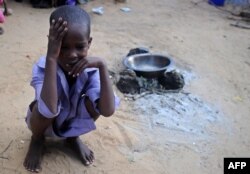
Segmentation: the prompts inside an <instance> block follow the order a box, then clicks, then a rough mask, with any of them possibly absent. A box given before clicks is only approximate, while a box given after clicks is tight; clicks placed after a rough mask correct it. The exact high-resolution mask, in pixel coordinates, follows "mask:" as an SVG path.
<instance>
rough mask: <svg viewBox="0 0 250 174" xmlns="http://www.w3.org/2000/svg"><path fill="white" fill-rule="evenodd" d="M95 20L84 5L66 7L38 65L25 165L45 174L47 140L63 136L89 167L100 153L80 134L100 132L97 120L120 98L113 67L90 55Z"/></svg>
mask: <svg viewBox="0 0 250 174" xmlns="http://www.w3.org/2000/svg"><path fill="white" fill-rule="evenodd" d="M91 41H92V38H91V37H90V17H89V15H88V14H87V13H86V12H85V11H84V10H83V9H81V8H80V7H77V6H61V7H59V8H57V9H56V10H55V11H54V12H53V13H52V14H51V16H50V29H49V35H48V49H47V55H46V56H45V57H41V58H40V59H39V60H38V62H37V63H36V64H35V65H34V67H33V73H32V81H31V85H32V86H33V87H34V89H35V100H34V101H33V102H32V103H31V104H30V106H29V110H28V113H27V117H26V122H27V125H28V127H29V128H30V130H31V132H32V136H31V142H30V145H29V149H28V152H27V155H26V157H25V160H24V163H23V165H24V167H25V168H26V169H27V170H28V171H31V172H39V171H40V169H41V166H40V164H41V158H42V151H43V147H44V142H45V137H46V136H50V137H62V138H65V141H66V142H67V143H69V145H71V147H72V148H73V149H74V150H75V151H76V152H77V153H78V154H80V158H81V160H82V162H83V164H84V165H90V164H92V163H93V161H94V153H93V152H92V151H91V150H90V149H89V148H88V147H87V146H86V145H85V144H83V143H82V142H81V140H80V138H79V136H80V135H82V134H86V133H88V132H90V131H92V130H94V129H95V128H96V127H95V123H94V121H95V120H96V119H97V118H98V117H99V115H103V116H105V117H109V116H111V115H112V114H113V113H114V111H115V108H116V106H117V105H118V103H119V101H118V100H119V99H118V98H117V97H116V96H115V95H114V92H113V90H112V83H111V81H110V79H109V73H108V68H107V64H106V63H105V61H104V60H103V59H101V58H99V57H89V56H88V49H89V47H90V45H91Z"/></svg>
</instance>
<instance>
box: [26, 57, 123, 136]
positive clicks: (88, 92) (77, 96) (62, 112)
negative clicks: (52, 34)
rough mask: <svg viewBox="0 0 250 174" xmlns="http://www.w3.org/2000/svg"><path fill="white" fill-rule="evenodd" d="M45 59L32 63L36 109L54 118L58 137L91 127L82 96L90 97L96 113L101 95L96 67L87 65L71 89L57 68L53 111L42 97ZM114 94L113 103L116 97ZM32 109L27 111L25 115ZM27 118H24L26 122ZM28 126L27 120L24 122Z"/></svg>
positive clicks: (73, 134) (84, 130)
mask: <svg viewBox="0 0 250 174" xmlns="http://www.w3.org/2000/svg"><path fill="white" fill-rule="evenodd" d="M45 62H46V58H45V57H41V58H40V59H39V60H38V62H37V63H36V64H35V65H34V66H33V71H32V80H31V86H32V87H34V89H35V100H36V101H37V102H38V111H39V112H40V113H41V114H42V115H43V116H44V117H46V118H54V117H55V121H54V123H53V125H52V128H51V129H52V131H53V135H56V136H59V137H73V136H79V135H81V134H85V133H87V132H89V131H91V130H94V129H95V128H96V127H95V123H94V120H93V119H92V118H91V116H90V115H89V113H88V112H87V110H86V107H85V103H84V99H85V97H86V96H87V97H89V99H90V101H91V102H92V104H93V106H94V108H95V110H96V112H98V113H99V111H98V109H97V102H96V101H97V100H98V99H99V98H100V76H99V70H98V69H97V68H87V69H85V70H84V71H83V72H82V73H81V74H80V75H79V76H78V77H77V80H76V82H75V84H73V85H72V87H71V88H69V86H68V82H67V80H66V77H65V75H64V72H63V71H62V69H61V68H60V67H59V66H58V67H57V89H58V106H57V113H56V114H53V113H52V112H51V111H50V110H49V108H48V107H47V106H46V104H45V103H44V101H43V100H42V99H41V97H40V94H41V90H42V86H43V80H44V71H45ZM114 97H115V106H116V107H117V106H118V105H119V99H118V98H117V97H116V96H115V95H114ZM30 114H31V112H29V111H28V115H27V118H28V117H30ZM27 120H29V118H28V119H26V121H27ZM27 123H28V125H29V121H27Z"/></svg>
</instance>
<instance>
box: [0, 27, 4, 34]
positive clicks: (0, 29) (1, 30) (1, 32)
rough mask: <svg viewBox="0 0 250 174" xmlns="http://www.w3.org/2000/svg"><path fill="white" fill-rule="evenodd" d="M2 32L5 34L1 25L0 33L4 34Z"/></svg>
mask: <svg viewBox="0 0 250 174" xmlns="http://www.w3.org/2000/svg"><path fill="white" fill-rule="evenodd" d="M2 34H3V28H2V27H0V35H2Z"/></svg>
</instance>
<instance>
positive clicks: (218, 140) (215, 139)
mask: <svg viewBox="0 0 250 174" xmlns="http://www.w3.org/2000/svg"><path fill="white" fill-rule="evenodd" d="M9 6H10V7H11V8H12V9H13V10H14V15H13V16H10V17H8V18H7V20H6V23H5V24H4V25H3V27H4V30H5V33H4V35H2V36H0V53H1V59H0V74H1V76H0V96H1V100H0V132H1V138H0V173H1V174H5V173H6V174H10V173H28V172H26V171H25V169H24V167H23V166H22V163H23V159H24V155H25V154H26V152H27V148H28V145H29V142H30V135H31V133H30V131H29V130H28V129H27V127H26V124H25V121H24V118H25V115H26V110H27V106H28V104H29V103H30V101H32V99H33V97H34V92H33V89H32V88H31V87H30V86H29V81H30V78H31V68H32V64H33V63H34V62H35V61H36V60H37V59H38V57H39V56H40V55H43V54H45V53H46V46H47V37H46V35H47V34H48V17H49V14H50V13H51V11H52V10H53V9H33V8H31V7H30V5H29V4H28V2H24V3H21V4H19V3H16V2H12V1H10V2H9ZM98 6H103V7H104V15H102V16H99V15H96V14H92V13H91V9H92V8H93V7H98ZM124 6H126V7H130V8H131V9H132V11H131V12H129V13H124V12H121V11H120V8H121V7H124ZM82 7H83V8H84V9H86V10H87V11H88V12H90V13H91V18H92V21H93V22H92V24H93V25H92V28H93V29H92V36H93V39H94V40H93V45H92V47H91V49H90V54H91V55H96V56H101V57H104V58H106V60H107V62H108V65H109V68H110V69H111V70H113V71H115V72H118V71H120V70H121V69H123V65H122V63H121V60H122V57H123V56H124V55H125V54H126V53H127V52H128V50H129V49H130V48H134V47H138V46H146V47H149V48H150V49H151V51H152V52H160V53H163V54H169V55H171V56H172V57H173V60H174V61H175V63H176V66H178V67H181V68H182V69H183V70H185V72H189V73H191V74H193V76H192V78H191V79H190V80H189V82H188V84H187V85H186V86H185V88H184V91H185V92H187V93H190V95H191V96H190V101H193V103H192V104H193V105H190V104H185V101H186V98H185V99H184V98H182V97H183V96H182V94H169V95H165V96H160V95H158V96H155V95H153V96H150V95H148V96H145V97H143V98H140V99H138V100H136V101H127V100H125V97H124V96H123V95H122V94H121V93H119V92H118V95H119V96H120V98H121V105H120V108H119V110H118V111H117V112H116V113H115V115H114V116H113V117H111V118H108V119H104V118H102V119H99V120H98V121H97V130H96V131H93V132H91V133H89V134H87V135H84V136H82V137H81V138H82V140H83V141H85V142H86V143H87V144H88V145H89V146H90V147H91V148H92V149H93V151H94V152H95V156H96V161H95V163H94V165H92V166H91V167H84V166H83V165H82V164H81V162H80V161H79V160H78V159H77V157H76V155H75V154H74V153H72V152H71V151H70V150H69V149H66V148H63V147H62V144H60V143H59V144H55V143H51V142H50V143H48V150H47V153H46V154H45V156H44V159H43V164H42V167H43V170H42V172H41V173H46V174H50V173H51V174H52V173H53V174H54V173H60V174H62V173H65V174H66V173H72V174H73V173H75V174H78V173H79V174H80V173H81V174H82V173H85V174H87V173H92V174H106V173H107V174H117V173H120V174H128V173H138V174H146V173H147V174H152V173H155V174H174V173H176V174H177V173H178V174H181V173H185V174H187V173H192V174H201V173H206V174H211V173H223V158H224V157H250V136H249V134H250V133H249V132H250V127H249V125H250V118H249V115H250V107H249V102H250V82H249V75H250V30H244V29H239V28H235V27H232V26H230V25H229V24H230V23H231V22H232V21H230V20H228V19H227V16H228V14H227V13H225V12H223V11H220V10H218V9H215V8H214V7H212V6H210V5H208V4H207V3H200V4H198V5H197V6H195V5H194V4H193V3H191V1H189V0H188V1H187V0H175V1H172V0H161V1H154V0H146V1H145V0H136V1H132V0H128V2H127V4H114V3H113V1H112V0H107V1H105V2H104V1H101V0H94V1H91V2H89V3H88V4H87V5H86V6H82ZM168 101H177V102H176V103H179V104H181V107H175V106H180V105H177V104H176V105H175V103H172V104H171V106H172V107H171V108H172V109H173V110H174V111H175V112H174V111H171V112H170V110H168V107H166V106H167V105H169V103H168ZM194 108H195V110H194ZM204 108H205V112H203V111H202V112H199V109H201V110H202V109H203V110H204ZM184 111H185V112H188V111H190V112H191V111H196V112H195V113H193V115H192V114H191V115H190V114H189V115H188V114H187V115H188V117H187V115H185V114H182V113H185V112H184ZM176 113H178V114H179V115H178V114H177V115H176ZM158 118H162V119H161V120H160V121H159V120H158V121H157V119H158ZM164 119H165V121H163V122H161V121H162V120H164ZM169 123H171V124H172V125H170V124H169Z"/></svg>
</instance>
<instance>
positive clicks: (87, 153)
mask: <svg viewBox="0 0 250 174" xmlns="http://www.w3.org/2000/svg"><path fill="white" fill-rule="evenodd" d="M85 106H86V109H87V111H88V112H89V114H90V116H91V117H92V118H93V120H94V121H96V120H97V119H98V118H99V116H100V114H98V113H97V112H96V111H95V109H94V107H93V105H92V103H91V101H90V100H89V99H88V98H86V99H85ZM67 142H68V143H69V144H70V145H71V147H72V148H73V149H74V150H75V151H76V152H77V153H78V154H80V158H81V161H82V163H83V164H84V165H86V166H88V165H90V164H92V163H93V161H94V159H95V158H94V153H93V151H92V150H90V149H89V148H88V146H86V145H85V144H83V142H82V141H81V140H80V138H79V137H71V138H67Z"/></svg>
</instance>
